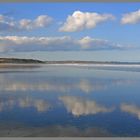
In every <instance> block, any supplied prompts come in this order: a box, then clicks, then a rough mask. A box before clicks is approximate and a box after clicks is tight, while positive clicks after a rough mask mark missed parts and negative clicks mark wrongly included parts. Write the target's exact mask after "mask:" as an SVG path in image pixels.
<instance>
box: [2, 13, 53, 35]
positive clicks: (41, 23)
mask: <svg viewBox="0 0 140 140" xmlns="http://www.w3.org/2000/svg"><path fill="white" fill-rule="evenodd" d="M51 22H52V18H51V17H49V16H48V15H40V16H38V17H36V18H35V19H33V20H31V19H21V20H19V21H17V20H15V19H14V18H12V17H8V16H4V15H0V31H3V32H4V31H23V30H32V29H36V28H43V27H47V26H48V25H49V24H50V23H51Z"/></svg>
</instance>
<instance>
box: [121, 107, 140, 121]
mask: <svg viewBox="0 0 140 140" xmlns="http://www.w3.org/2000/svg"><path fill="white" fill-rule="evenodd" d="M121 110H122V111H124V112H127V113H130V114H132V115H136V116H137V117H138V119H139V120H140V107H137V106H136V105H133V104H122V105H121Z"/></svg>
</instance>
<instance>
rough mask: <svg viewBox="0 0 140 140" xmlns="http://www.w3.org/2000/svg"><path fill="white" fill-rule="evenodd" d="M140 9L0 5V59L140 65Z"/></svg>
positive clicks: (103, 5)
mask: <svg viewBox="0 0 140 140" xmlns="http://www.w3.org/2000/svg"><path fill="white" fill-rule="evenodd" d="M139 9H140V3H78V2H77V3H76V2H75V3H62V2H61V3H60V2H59V3H54V2H53V3H5V4H4V3H3V4H0V57H22V58H24V57H26V58H27V57H29V58H36V59H43V60H66V59H67V60H69V59H76V60H101V61H102V60H108V61H140V56H139V52H140V42H139V36H140V11H139ZM74 13H75V17H74ZM79 14H80V16H81V17H80V20H81V21H80V20H79V21H77V19H78V16H79ZM76 22H77V23H76ZM23 37H24V38H23ZM44 42H45V43H44Z"/></svg>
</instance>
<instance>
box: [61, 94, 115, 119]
mask: <svg viewBox="0 0 140 140" xmlns="http://www.w3.org/2000/svg"><path fill="white" fill-rule="evenodd" d="M60 100H61V101H62V102H63V103H64V105H65V107H66V109H67V111H68V112H70V113H72V114H73V115H74V116H81V115H89V114H97V113H107V112H111V111H113V108H107V107H104V106H102V105H99V104H97V103H96V102H95V101H90V100H84V99H80V98H78V97H74V96H62V97H60Z"/></svg>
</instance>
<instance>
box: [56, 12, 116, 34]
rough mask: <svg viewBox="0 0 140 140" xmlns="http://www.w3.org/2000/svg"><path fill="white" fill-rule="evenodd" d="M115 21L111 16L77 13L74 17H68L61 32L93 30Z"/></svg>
mask: <svg viewBox="0 0 140 140" xmlns="http://www.w3.org/2000/svg"><path fill="white" fill-rule="evenodd" d="M113 19H115V17H114V16H113V15H111V14H99V13H90V12H81V11H75V12H74V13H73V14H72V15H69V16H68V17H67V19H66V21H65V23H64V24H63V26H62V27H60V29H59V31H63V32H75V31H81V30H83V29H91V28H95V27H96V26H97V25H98V24H99V23H102V22H105V21H108V20H113Z"/></svg>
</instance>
